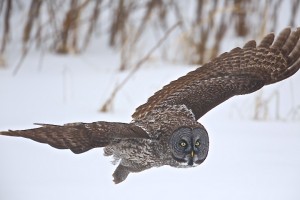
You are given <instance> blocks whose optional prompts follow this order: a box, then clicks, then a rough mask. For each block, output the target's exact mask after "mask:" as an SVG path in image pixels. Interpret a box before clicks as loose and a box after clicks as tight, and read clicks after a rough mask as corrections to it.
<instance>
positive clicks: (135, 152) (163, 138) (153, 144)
mask: <svg viewBox="0 0 300 200" xmlns="http://www.w3.org/2000/svg"><path fill="white" fill-rule="evenodd" d="M299 36H300V28H298V29H297V30H295V31H293V32H291V29H290V28H286V29H284V30H283V31H282V32H281V33H280V34H279V36H278V37H277V39H276V40H275V41H274V34H273V33H271V34H269V35H267V36H266V37H264V38H263V40H262V41H261V43H260V44H259V45H258V46H257V45H256V42H255V41H249V42H248V43H246V44H245V45H244V47H243V48H235V49H233V50H232V51H230V52H229V53H224V54H222V55H220V56H219V57H217V58H216V59H214V60H212V61H211V62H209V63H207V64H205V65H203V66H202V67H199V68H198V69H196V70H194V71H192V72H190V73H188V74H187V75H185V76H183V77H181V78H179V79H178V80H175V81H173V82H171V83H170V84H168V85H166V86H165V87H163V88H162V89H161V90H160V91H158V92H156V93H155V94H154V95H153V96H152V97H150V98H149V99H148V101H147V102H146V103H145V104H143V105H141V106H139V107H138V108H137V109H136V111H135V113H134V114H133V115H132V118H133V119H132V122H130V123H129V124H126V123H116V122H102V121H100V122H93V123H71V124H65V125H63V126H58V125H43V124H42V126H41V127H39V128H35V129H29V130H20V131H6V132H0V134H1V135H8V136H20V137H25V138H30V139H32V140H35V141H38V142H42V143H47V144H49V145H51V146H53V147H55V148H58V149H70V150H71V151H73V152H74V153H83V152H85V151H88V150H90V149H92V148H97V147H104V154H105V155H106V156H113V157H114V159H115V161H114V162H115V163H119V165H118V167H117V169H116V170H115V172H114V174H113V177H114V181H115V183H120V182H122V181H124V180H125V179H126V177H127V176H128V174H129V173H130V172H140V171H143V170H146V169H149V168H152V167H159V166H163V165H170V166H173V167H191V166H196V165H199V164H201V163H202V162H203V161H204V160H205V158H206V156H207V154H208V149H209V139H208V134H207V132H206V130H205V128H204V127H203V126H202V125H201V124H200V123H199V122H197V120H198V119H199V118H201V117H202V116H203V115H204V114H205V113H207V112H208V111H209V110H211V109H212V108H214V107H215V106H217V105H219V104H220V103H222V102H224V101H226V100H227V99H229V98H230V97H232V96H235V95H242V94H248V93H252V92H254V91H257V90H258V89H260V88H262V87H263V86H264V85H268V84H272V83H276V82H279V81H281V80H284V79H286V78H288V77H290V76H292V75H293V74H294V73H296V72H297V71H298V70H299V68H300V40H299Z"/></svg>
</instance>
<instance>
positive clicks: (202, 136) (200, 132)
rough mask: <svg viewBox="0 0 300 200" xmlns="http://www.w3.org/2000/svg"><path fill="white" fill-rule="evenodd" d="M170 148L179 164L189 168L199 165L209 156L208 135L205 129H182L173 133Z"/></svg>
mask: <svg viewBox="0 0 300 200" xmlns="http://www.w3.org/2000/svg"><path fill="white" fill-rule="evenodd" d="M170 147H171V153H172V157H173V159H174V160H176V161H177V162H179V163H181V164H183V165H186V164H187V165H188V166H194V165H199V164H201V163H202V162H203V161H204V160H205V158H206V157H207V154H208V148H209V140H208V134H207V132H206V130H205V129H204V128H203V127H197V128H189V127H180V128H178V129H176V130H175V131H174V132H173V134H172V136H171V138H170Z"/></svg>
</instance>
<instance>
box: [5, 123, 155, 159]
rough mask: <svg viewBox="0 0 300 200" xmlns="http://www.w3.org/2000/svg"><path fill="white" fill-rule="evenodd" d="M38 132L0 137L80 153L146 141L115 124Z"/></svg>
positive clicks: (137, 131)
mask: <svg viewBox="0 0 300 200" xmlns="http://www.w3.org/2000/svg"><path fill="white" fill-rule="evenodd" d="M38 125H41V127H39V128H34V129H28V130H17V131H11V130H9V131H5V132H0V135H8V136H17V137H24V138H29V139H32V140H34V141H37V142H41V143H46V144H49V145H51V146H52V147H54V148H57V149H70V150H71V151H72V152H74V153H76V154H77V153H83V152H85V151H88V150H90V149H93V148H97V147H105V146H107V145H109V144H111V143H113V142H119V141H120V140H126V139H132V138H149V136H148V134H147V133H146V132H145V131H144V130H143V129H141V128H140V127H138V126H135V125H133V124H125V123H117V122H103V121H99V122H93V123H70V124H65V125H62V126H59V125H51V124H38Z"/></svg>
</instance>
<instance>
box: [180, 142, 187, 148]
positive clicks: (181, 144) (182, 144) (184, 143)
mask: <svg viewBox="0 0 300 200" xmlns="http://www.w3.org/2000/svg"><path fill="white" fill-rule="evenodd" d="M179 145H180V146H182V147H186V145H187V144H186V142H185V141H180V143H179Z"/></svg>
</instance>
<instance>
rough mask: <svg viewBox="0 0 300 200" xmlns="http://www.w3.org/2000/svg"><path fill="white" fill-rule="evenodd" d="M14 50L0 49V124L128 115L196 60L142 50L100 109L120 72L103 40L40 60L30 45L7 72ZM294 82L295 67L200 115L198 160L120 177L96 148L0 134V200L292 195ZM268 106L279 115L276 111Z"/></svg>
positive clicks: (299, 169) (299, 125)
mask: <svg viewBox="0 0 300 200" xmlns="http://www.w3.org/2000/svg"><path fill="white" fill-rule="evenodd" d="M281 28H284V27H281ZM279 30H280V28H279ZM229 43H230V44H228V46H232V45H235V41H230V42H229ZM13 45H15V46H16V47H17V46H18V45H17V44H13ZM241 45H242V44H241ZM222 48H225V47H222ZM225 50H227V51H228V50H230V49H228V48H225ZM15 51H16V48H15V49H14V48H11V49H9V53H8V54H7V55H6V56H7V57H6V59H7V63H8V66H9V67H7V68H0V95H1V96H0V130H7V129H26V128H33V127H35V126H34V125H33V123H53V124H64V123H69V122H79V121H81V122H92V121H99V120H103V121H121V122H129V121H130V120H131V117H130V115H131V114H132V113H133V111H134V109H135V107H137V106H138V105H140V104H142V103H144V102H145V101H146V99H147V98H148V97H149V96H151V95H152V94H153V93H154V92H155V91H156V90H158V89H160V88H161V87H162V86H163V85H165V84H167V83H169V82H170V81H171V80H173V79H175V78H178V77H180V76H182V75H184V74H186V73H187V72H188V71H190V70H192V69H194V68H195V67H191V66H182V65H175V64H170V63H165V62H162V61H158V60H156V59H151V61H149V62H147V63H145V64H144V65H143V67H142V69H140V70H139V71H138V72H137V73H136V74H135V75H134V76H133V77H132V78H131V79H130V81H129V82H128V83H127V84H126V85H125V86H124V87H123V88H122V90H121V91H120V92H119V93H118V95H117V96H116V99H115V101H114V103H113V108H112V111H111V112H109V113H100V112H98V110H99V108H100V106H101V105H102V104H103V103H104V102H105V100H106V99H107V98H108V97H109V96H110V94H111V91H112V90H113V88H114V87H115V86H116V85H117V84H118V83H120V82H121V81H122V80H123V79H124V78H125V77H126V75H127V74H128V73H129V71H124V72H119V71H118V70H117V69H118V65H119V54H118V53H116V52H113V51H112V50H111V49H109V48H107V49H106V48H102V49H100V52H99V49H97V51H94V50H93V49H92V50H91V51H89V52H87V53H85V54H83V55H80V56H72V55H70V56H58V55H52V54H46V55H45V57H44V58H43V60H42V61H43V62H42V65H39V60H40V57H39V54H38V53H36V52H32V53H30V54H29V55H28V57H27V58H26V59H25V61H24V63H23V65H22V66H21V68H20V70H19V72H18V74H17V75H16V76H13V75H12V71H13V66H15V65H16V62H17V59H19V57H20V56H19V55H18V54H16V52H15ZM95 52H97V53H95ZM299 85H300V72H298V73H297V74H295V75H294V76H293V77H291V78H290V79H288V80H285V81H283V82H280V83H277V84H274V85H271V86H267V87H265V88H263V90H261V91H259V92H256V93H254V94H251V95H245V96H239V97H234V98H232V99H230V100H228V101H226V102H225V103H223V104H222V105H220V106H218V107H217V108H215V109H213V110H212V111H211V112H209V113H208V114H207V115H205V116H204V117H203V118H202V119H200V122H201V123H203V124H204V125H205V127H206V129H207V130H208V132H209V136H210V152H209V155H208V158H207V160H206V161H205V162H204V163H203V164H202V165H201V166H199V167H196V168H193V169H175V168H171V167H161V168H154V169H150V170H148V171H145V172H142V173H138V174H130V175H129V177H128V178H127V179H126V181H125V182H123V183H121V184H119V185H115V184H114V183H113V182H112V176H111V174H112V173H113V171H114V169H115V167H116V166H113V165H112V164H111V163H110V161H111V158H107V157H104V156H103V155H102V154H103V152H102V150H101V149H93V150H91V151H88V152H86V153H84V154H79V155H75V154H73V153H72V152H71V151H69V150H57V149H54V148H52V147H50V146H48V145H45V144H40V143H36V142H33V141H31V140H27V139H23V138H12V137H5V136H0V200H40V199H43V200H47V199H49V200H50V199H56V200H61V199H72V200H77V199H78V200H79V199H86V200H90V199H91V200H94V199H95V200H96V199H97V200H99V199H120V198H123V199H131V200H134V199H151V200H152V199H162V198H164V199H186V198H195V199H207V200H214V199H215V200H219V199H230V200H240V199H244V200H247V199H249V200H250V199H251V200H253V199H256V200H257V199H259V200H265V199H272V200H282V199H289V200H299V199H300V190H299V188H300V90H299V89H298V87H299ZM259 94H262V97H263V99H264V100H266V99H268V98H269V97H270V96H272V94H277V96H276V97H277V98H276V97H274V98H271V100H270V102H269V104H268V107H266V108H267V109H268V110H267V111H268V112H267V114H268V115H267V118H268V120H266V121H253V120H252V118H253V112H254V104H255V103H254V102H255V101H254V99H255V98H257V97H258V96H259ZM277 100H278V101H277ZM276 108H277V109H278V113H279V115H280V118H281V120H275V118H276V117H275V116H276ZM297 108H298V110H297ZM292 111H294V114H293V112H292Z"/></svg>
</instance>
